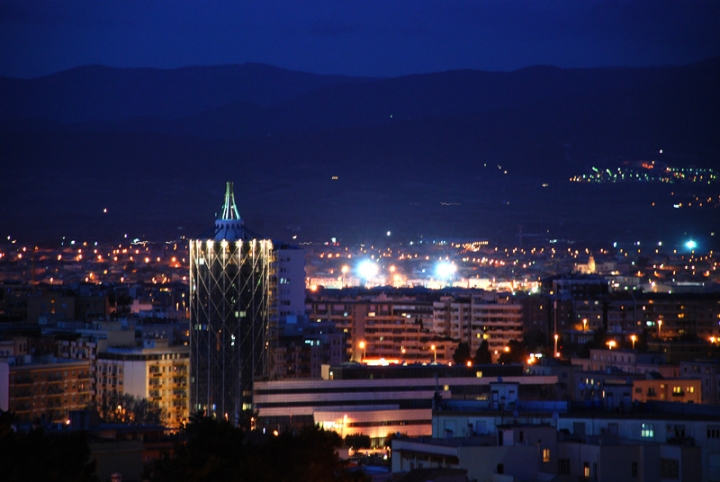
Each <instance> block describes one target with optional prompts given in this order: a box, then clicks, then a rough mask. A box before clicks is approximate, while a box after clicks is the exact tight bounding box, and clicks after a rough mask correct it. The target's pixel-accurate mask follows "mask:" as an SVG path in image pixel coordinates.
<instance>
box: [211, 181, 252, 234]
mask: <svg viewBox="0 0 720 482" xmlns="http://www.w3.org/2000/svg"><path fill="white" fill-rule="evenodd" d="M233 191H234V190H233V183H232V182H230V181H228V182H227V183H225V204H223V208H222V213H221V214H220V217H218V218H217V219H216V220H215V240H216V241H221V240H225V241H238V240H242V239H244V238H245V223H244V222H243V220H242V219H241V218H240V213H238V210H237V207H236V206H235V193H234V192H233Z"/></svg>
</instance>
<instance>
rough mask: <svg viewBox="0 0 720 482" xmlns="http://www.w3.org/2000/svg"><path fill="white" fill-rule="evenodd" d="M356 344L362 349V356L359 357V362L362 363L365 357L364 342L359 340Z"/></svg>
mask: <svg viewBox="0 0 720 482" xmlns="http://www.w3.org/2000/svg"><path fill="white" fill-rule="evenodd" d="M358 346H359V347H360V349H361V350H362V358H360V363H362V362H363V360H364V359H365V342H364V341H361V342H360V343H358Z"/></svg>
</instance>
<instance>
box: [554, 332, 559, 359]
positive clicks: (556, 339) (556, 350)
mask: <svg viewBox="0 0 720 482" xmlns="http://www.w3.org/2000/svg"><path fill="white" fill-rule="evenodd" d="M558 338H560V336H558V334H557V333H555V358H557V357H558V355H559V353H558V349H557V345H558Z"/></svg>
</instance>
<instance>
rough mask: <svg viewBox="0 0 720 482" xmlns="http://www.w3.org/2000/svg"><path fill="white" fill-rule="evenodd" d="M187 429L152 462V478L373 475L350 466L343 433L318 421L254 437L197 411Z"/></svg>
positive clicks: (265, 480) (276, 481)
mask: <svg viewBox="0 0 720 482" xmlns="http://www.w3.org/2000/svg"><path fill="white" fill-rule="evenodd" d="M185 434H186V436H187V441H186V443H180V444H177V445H176V447H175V451H174V454H173V455H172V456H166V457H165V458H163V459H161V460H158V461H157V462H155V463H154V464H153V466H152V467H150V472H149V475H150V479H151V481H152V482H196V481H208V482H209V481H213V482H215V481H217V482H223V481H238V482H242V481H253V482H254V481H258V482H284V481H287V482H290V481H293V482H304V481H307V482H311V481H312V482H346V481H347V482H362V481H366V480H369V479H368V478H367V477H366V476H365V475H364V474H362V473H361V472H350V471H349V470H348V468H347V462H345V461H342V460H340V459H339V458H338V456H337V454H336V451H335V450H336V448H338V447H339V446H340V445H341V443H342V441H341V439H340V437H339V436H338V435H337V434H336V433H334V432H326V431H324V430H321V429H319V428H317V427H308V428H306V429H303V430H301V431H299V432H298V433H296V434H292V433H282V434H279V435H278V436H273V435H267V436H264V437H262V438H259V439H258V440H257V441H251V440H249V439H250V436H249V435H250V434H247V433H246V432H244V431H243V430H242V429H240V428H236V427H233V426H231V425H230V424H228V423H227V422H223V421H216V420H213V419H210V418H206V417H202V416H195V417H193V418H192V420H191V422H190V424H189V425H188V427H187V429H186V431H185ZM252 435H256V434H252Z"/></svg>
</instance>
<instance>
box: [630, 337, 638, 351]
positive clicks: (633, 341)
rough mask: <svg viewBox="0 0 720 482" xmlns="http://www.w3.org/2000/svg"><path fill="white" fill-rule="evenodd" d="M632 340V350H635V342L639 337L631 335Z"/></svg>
mask: <svg viewBox="0 0 720 482" xmlns="http://www.w3.org/2000/svg"><path fill="white" fill-rule="evenodd" d="M630 339H631V340H632V349H633V350H634V349H635V342H636V341H637V335H630Z"/></svg>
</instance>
